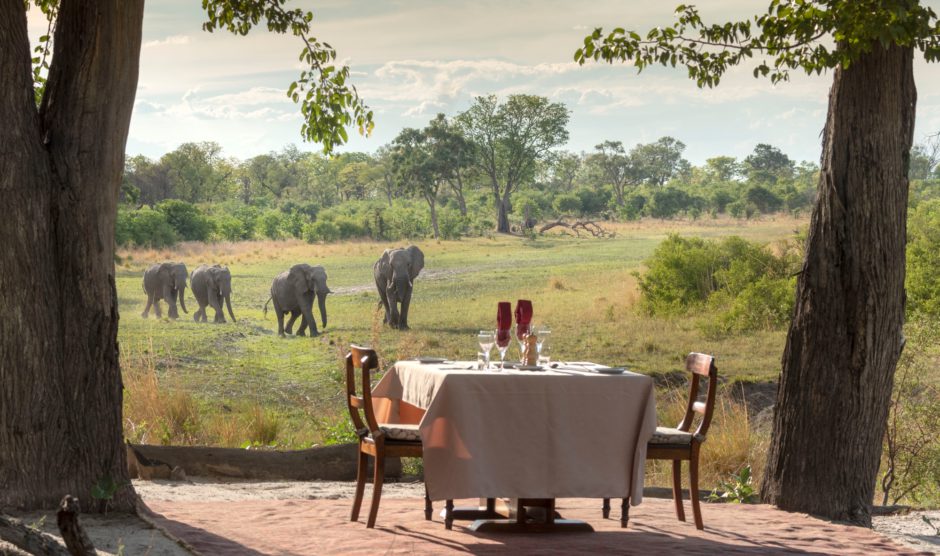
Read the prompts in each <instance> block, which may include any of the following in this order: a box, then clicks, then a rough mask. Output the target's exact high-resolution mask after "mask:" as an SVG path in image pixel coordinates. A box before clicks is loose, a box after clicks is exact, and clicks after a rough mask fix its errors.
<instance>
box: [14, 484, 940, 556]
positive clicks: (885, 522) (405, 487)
mask: <svg viewBox="0 0 940 556" xmlns="http://www.w3.org/2000/svg"><path fill="white" fill-rule="evenodd" d="M353 486H354V485H353V483H349V482H246V481H234V480H233V481H218V480H208V479H203V478H194V479H191V480H190V481H187V482H173V481H134V488H135V489H137V492H138V493H139V494H140V496H141V498H142V499H143V500H144V502H145V503H146V502H147V501H148V500H151V501H243V500H316V499H325V500H335V499H343V498H351V497H352V494H353ZM367 494H368V493H367ZM423 496H424V485H423V484H422V483H387V484H386V485H385V488H384V489H383V498H411V499H414V498H421V497H423ZM43 515H45V519H43ZM924 516H926V517H927V518H928V519H929V520H932V521H933V523H934V524H935V525H936V526H937V527H940V511H936V510H935V511H927V512H911V513H909V514H907V515H899V516H890V517H876V518H874V526H873V528H874V530H875V531H877V532H879V533H881V534H883V535H885V536H888V537H891V538H893V539H895V540H897V541H899V542H902V543H904V544H905V545H907V546H910V547H911V548H915V549H917V550H920V551H925V552H933V553H940V531H937V529H935V528H934V527H933V526H931V525H930V524H929V523H927V522H926V521H925V520H924V519H923V518H924ZM21 518H22V519H23V521H24V522H26V523H28V524H35V525H37V526H39V527H40V528H42V529H43V530H44V531H46V532H47V533H50V534H52V535H57V530H56V526H55V515H54V514H53V513H49V514H41V513H33V514H27V515H24V516H21ZM82 523H83V525H84V526H85V528H86V529H87V531H88V533H89V536H91V538H92V541H93V542H94V543H95V546H96V547H97V548H98V550H99V552H100V553H101V554H103V555H105V554H107V555H112V554H115V555H116V554H149V555H152V556H178V555H185V554H189V552H188V551H187V550H185V549H184V548H183V547H181V546H179V545H178V544H176V543H175V542H174V541H173V540H172V539H171V538H169V537H167V536H166V535H164V534H163V533H162V532H160V531H159V530H157V529H154V528H153V527H151V526H150V524H149V523H147V522H146V521H144V520H141V519H139V518H137V517H133V516H127V515H110V516H91V515H87V516H83V517H82ZM2 548H3V547H2V545H0V553H2V552H3V550H2Z"/></svg>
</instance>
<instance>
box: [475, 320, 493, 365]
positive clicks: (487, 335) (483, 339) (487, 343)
mask: <svg viewBox="0 0 940 556" xmlns="http://www.w3.org/2000/svg"><path fill="white" fill-rule="evenodd" d="M477 341H479V342H480V350H481V351H483V358H484V363H483V369H484V370H486V369H489V368H490V351H492V349H493V344H494V343H496V336H495V335H494V334H493V332H491V331H489V330H481V331H480V333H479V334H477Z"/></svg>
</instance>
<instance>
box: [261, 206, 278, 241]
mask: <svg viewBox="0 0 940 556" xmlns="http://www.w3.org/2000/svg"><path fill="white" fill-rule="evenodd" d="M283 223H284V218H283V217H282V216H281V213H280V212H279V211H276V210H272V209H268V210H266V211H264V213H263V214H262V215H261V217H260V218H259V219H258V231H259V232H260V233H261V235H262V236H264V237H266V238H268V239H281V237H282V234H281V231H282V229H283Z"/></svg>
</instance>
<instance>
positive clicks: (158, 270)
mask: <svg viewBox="0 0 940 556" xmlns="http://www.w3.org/2000/svg"><path fill="white" fill-rule="evenodd" d="M188 277H189V272H188V271H187V270H186V265H185V264H183V263H160V264H155V265H153V266H151V267H150V268H148V269H147V270H146V272H144V292H146V293H147V306H146V307H145V308H144V312H143V313H141V315H140V316H142V317H144V318H147V317H148V316H149V315H150V307H151V306H153V310H154V312H155V313H156V314H157V318H160V317H162V316H163V315H161V314H160V300H161V299H162V300H163V301H166V304H167V307H168V310H167V316H169V317H170V318H171V319H175V318H177V317H179V313H177V311H176V300H177V298H179V303H180V307H182V308H183V312H184V313H189V311H187V310H186V301H185V297H186V295H185V294H186V279H187V278H188Z"/></svg>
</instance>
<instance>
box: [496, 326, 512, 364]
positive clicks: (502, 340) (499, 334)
mask: <svg viewBox="0 0 940 556" xmlns="http://www.w3.org/2000/svg"><path fill="white" fill-rule="evenodd" d="M511 337H512V331H511V330H497V331H496V349H497V350H499V370H503V365H504V364H505V362H506V350H507V349H509V343H510V341H511Z"/></svg>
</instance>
